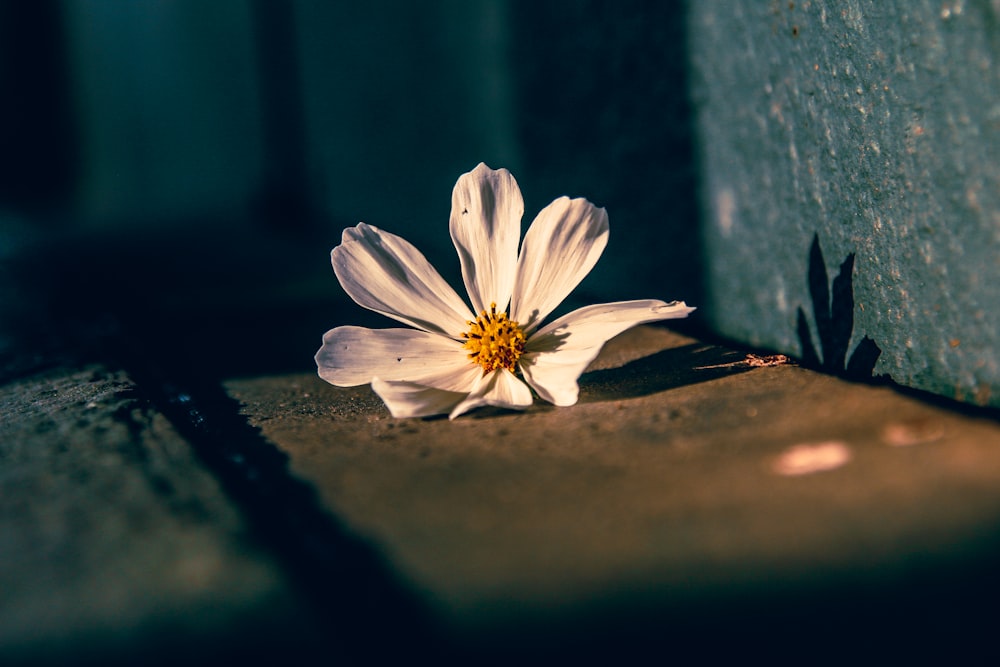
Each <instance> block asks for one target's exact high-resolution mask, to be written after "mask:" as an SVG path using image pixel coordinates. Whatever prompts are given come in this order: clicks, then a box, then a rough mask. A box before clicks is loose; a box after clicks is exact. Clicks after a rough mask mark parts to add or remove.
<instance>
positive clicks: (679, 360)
mask: <svg viewBox="0 0 1000 667" xmlns="http://www.w3.org/2000/svg"><path fill="white" fill-rule="evenodd" d="M751 368H752V366H750V365H748V364H746V363H744V355H743V353H741V352H737V351H735V350H732V349H729V348H725V347H720V346H718V345H706V344H704V343H691V344H689V345H682V346H680V347H673V348H669V349H666V350H662V351H660V352H656V353H654V354H651V355H649V356H646V357H642V358H640V359H636V360H635V361H631V362H629V363H627V364H625V365H623V366H620V367H618V368H608V369H602V370H598V371H591V372H589V373H584V374H583V375H582V376H581V377H580V401H579V402H580V403H596V402H600V401H610V400H619V399H627V398H638V397H640V396H649V395H651V394H656V393H659V392H661V391H667V390H668V389H676V388H678V387H685V386H688V385H693V384H698V383H701V382H708V381H710V380H716V379H718V378H723V377H728V376H730V375H737V374H739V373H744V372H746V371H748V370H751Z"/></svg>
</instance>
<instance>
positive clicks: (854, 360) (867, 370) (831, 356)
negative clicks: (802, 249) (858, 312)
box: [798, 234, 882, 379]
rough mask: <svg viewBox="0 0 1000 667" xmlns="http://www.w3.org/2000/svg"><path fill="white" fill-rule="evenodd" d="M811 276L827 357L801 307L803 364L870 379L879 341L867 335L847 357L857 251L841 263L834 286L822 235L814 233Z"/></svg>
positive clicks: (818, 328)
mask: <svg viewBox="0 0 1000 667" xmlns="http://www.w3.org/2000/svg"><path fill="white" fill-rule="evenodd" d="M807 279H808V282H809V296H810V297H811V298H812V303H813V318H814V321H815V322H816V332H817V334H818V335H819V343H820V349H821V350H822V355H823V356H822V358H821V357H820V355H819V354H818V353H817V352H816V346H815V345H814V344H813V336H812V331H811V330H810V328H809V322H808V321H807V320H806V314H805V311H803V310H802V306H799V311H798V334H799V342H800V343H801V344H802V365H803V366H808V367H810V368H815V369H818V370H822V371H825V372H828V373H833V374H835V375H841V376H846V377H849V378H853V379H870V378H871V377H872V376H873V373H874V370H875V362H877V361H878V358H879V356H881V354H882V350H881V348H879V346H878V345H876V344H875V341H873V340H872V339H871V338H869V337H868V336H865V337H864V338H862V339H861V342H860V343H858V345H857V347H855V348H854V352H853V353H852V354H851V357H850V360H848V358H847V349H848V347H849V345H850V343H851V334H852V332H853V331H854V253H851V254H850V255H848V256H847V258H846V259H845V260H844V261H843V262H842V263H841V264H840V272H839V273H838V274H837V277H836V278H834V279H833V286H832V289H831V287H830V279H829V276H828V275H827V273H826V262H825V261H824V260H823V250H822V249H821V248H820V246H819V234H815V235H813V242H812V247H811V248H810V250H809V272H808V278H807ZM831 291H832V292H833V294H832V295H831V293H830V292H831Z"/></svg>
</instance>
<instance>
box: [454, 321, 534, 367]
mask: <svg viewBox="0 0 1000 667" xmlns="http://www.w3.org/2000/svg"><path fill="white" fill-rule="evenodd" d="M468 325H469V331H467V332H465V333H463V334H462V338H465V339H466V341H465V345H464V347H465V349H467V350H469V355H468V356H469V359H472V360H473V361H474V362H475V363H477V364H479V365H480V366H482V367H483V374H484V375H485V374H486V373H491V372H493V371H495V370H497V369H500V368H506V369H507V370H509V371H513V370H514V367H515V364H516V363H517V360H518V359H519V358H520V356H521V354H523V353H524V346H525V344H526V338H525V336H524V332H523V331H521V327H520V326H519V325H518V323H517V322H515V321H513V320H510V319H507V313H505V312H502V313H497V305H496V303H491V304H490V310H489V312H487V311H485V310H484V311H483V312H482V313H480V315H479V316H478V317H477V318H476V321H475V322H468Z"/></svg>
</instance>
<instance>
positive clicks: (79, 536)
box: [0, 365, 305, 664]
mask: <svg viewBox="0 0 1000 667" xmlns="http://www.w3.org/2000/svg"><path fill="white" fill-rule="evenodd" d="M0 413H2V415H3V419H2V420H0V498H2V500H0V662H3V663H4V664H19V663H20V661H22V660H24V661H26V662H30V663H31V664H39V663H44V664H48V663H49V662H51V664H70V663H72V664H89V663H90V662H91V661H93V662H95V663H96V662H107V661H112V662H117V661H119V660H120V661H122V662H123V663H128V662H130V663H132V664H140V663H143V664H149V663H157V662H160V661H162V660H164V659H165V658H171V659H175V660H185V661H196V662H197V661H200V660H202V659H203V658H205V657H206V656H207V655H211V651H212V650H217V649H218V648H219V647H220V646H225V647H226V650H227V651H229V652H232V654H233V655H237V656H247V655H252V654H253V653H254V652H256V651H263V650H273V649H275V648H276V647H282V646H285V647H287V646H288V645H294V641H295V640H294V639H293V638H294V637H295V636H297V635H299V634H301V635H303V636H304V635H305V632H304V631H299V630H296V624H297V622H300V621H301V612H300V607H299V602H298V601H297V599H296V597H295V596H294V595H293V594H292V593H291V589H290V588H289V586H288V581H287V578H286V576H285V574H284V573H283V572H282V570H281V569H280V568H278V567H276V566H275V564H274V562H273V560H272V559H271V558H270V557H269V556H268V555H267V553H266V550H262V549H261V547H260V545H258V544H256V543H255V542H254V540H252V539H251V537H250V536H249V535H248V532H247V529H246V526H245V524H244V522H243V520H242V518H241V516H240V512H239V510H238V509H237V508H235V507H234V506H233V505H232V504H231V503H230V502H229V501H228V500H227V499H226V498H225V496H224V495H223V494H222V492H221V490H220V488H219V484H218V482H217V481H216V480H215V479H213V477H212V475H211V474H209V473H208V472H207V471H206V470H205V469H204V468H203V466H202V465H201V463H200V462H199V461H198V460H197V458H196V457H195V456H194V453H193V451H192V449H191V447H190V445H189V444H188V443H187V442H186V441H185V440H184V439H182V438H180V437H179V436H178V435H177V433H176V432H175V431H174V430H173V429H172V428H171V427H170V425H169V424H168V423H166V420H165V419H164V418H163V417H162V416H161V415H159V414H158V413H156V412H155V411H154V410H152V409H150V408H149V406H148V405H146V404H145V403H144V402H143V401H142V400H140V399H139V397H138V395H137V394H136V391H135V386H134V384H133V383H132V382H131V381H130V380H129V379H128V378H127V377H126V376H124V375H123V374H121V373H118V372H110V371H109V370H108V369H107V368H104V367H102V366H98V365H95V366H90V367H80V368H50V369H49V370H46V371H39V372H37V373H31V374H27V375H25V376H24V377H22V378H21V379H19V380H17V381H14V382H8V383H6V384H5V385H4V386H3V387H2V388H0Z"/></svg>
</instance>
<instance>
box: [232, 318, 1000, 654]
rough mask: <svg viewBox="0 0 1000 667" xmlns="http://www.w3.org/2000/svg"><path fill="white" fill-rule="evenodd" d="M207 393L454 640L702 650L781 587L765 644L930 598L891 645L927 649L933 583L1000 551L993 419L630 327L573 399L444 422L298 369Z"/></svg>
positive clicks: (936, 610) (998, 438)
mask: <svg viewBox="0 0 1000 667" xmlns="http://www.w3.org/2000/svg"><path fill="white" fill-rule="evenodd" d="M226 386H227V388H228V390H229V392H230V393H231V395H232V396H234V397H236V398H237V399H238V400H240V401H241V402H242V403H243V404H244V405H245V408H244V413H245V414H246V415H247V417H248V418H249V420H250V422H251V423H253V424H256V425H259V426H260V428H261V429H262V430H263V433H264V434H265V435H266V437H267V438H268V439H270V440H271V441H272V442H274V443H275V444H276V445H277V446H278V447H280V448H281V449H282V450H284V451H286V452H287V453H288V454H289V455H290V457H291V465H292V467H293V469H294V470H295V472H296V473H297V474H299V475H301V476H302V477H303V478H305V479H308V480H310V481H311V482H312V483H314V484H315V485H316V487H317V489H318V490H319V492H320V494H321V496H322V498H323V500H324V501H325V503H326V504H327V506H328V507H329V508H330V509H331V511H333V512H334V513H335V514H337V515H338V516H340V517H342V518H343V519H344V520H345V521H346V522H347V523H348V525H349V526H351V527H352V528H353V529H354V530H356V531H358V532H359V533H360V534H362V535H365V536H367V537H369V538H370V539H371V540H372V541H373V542H374V543H375V544H376V545H378V546H379V548H380V549H381V550H382V551H383V552H384V554H385V555H386V557H387V558H388V559H389V561H390V562H391V563H392V564H393V565H394V567H397V568H398V569H399V570H400V571H401V572H402V573H403V575H404V577H405V578H406V579H408V580H409V581H410V582H412V585H413V586H414V587H415V588H416V590H418V591H422V592H423V593H422V594H423V595H424V596H426V597H427V598H428V599H430V600H432V601H433V602H434V605H433V607H434V609H435V610H436V613H437V614H438V615H439V616H440V618H441V619H443V623H444V624H445V626H446V627H448V628H450V629H451V631H453V632H456V633H458V636H459V637H480V636H482V637H486V638H488V639H491V640H493V641H495V640H496V635H497V632H498V629H502V628H510V629H511V630H510V632H512V633H513V634H512V635H511V636H512V637H517V640H512V643H513V644H514V645H517V642H519V641H524V637H525V636H530V635H531V633H532V632H537V633H538V634H539V636H540V637H547V638H549V640H550V641H556V640H555V639H552V638H553V637H557V638H561V639H562V640H565V639H566V637H565V636H564V635H561V634H560V631H565V630H566V628H567V627H575V626H573V625H572V624H573V623H574V622H577V621H579V622H581V623H584V622H583V620H582V619H590V620H593V618H595V617H596V618H597V619H599V622H597V623H595V624H594V627H592V628H590V629H589V630H588V631H587V632H579V629H578V628H577V632H576V634H573V635H572V637H573V641H575V642H583V644H582V645H586V642H587V641H591V640H594V638H595V637H600V636H602V634H604V633H610V634H612V636H613V633H614V632H615V631H620V630H621V628H620V627H617V625H618V624H621V623H625V622H626V621H624V620H622V619H628V621H627V622H628V623H633V622H634V623H635V624H636V625H637V626H638V627H643V628H646V627H647V626H646V625H644V624H648V623H650V619H658V620H657V621H656V622H659V619H661V618H662V616H661V615H662V614H666V615H667V617H669V618H671V619H673V620H672V621H671V622H673V623H678V622H679V623H680V625H679V626H677V627H685V626H684V623H685V622H690V619H691V617H692V616H694V617H698V618H701V619H702V620H704V618H703V617H700V616H698V614H699V613H700V614H707V615H708V618H709V619H710V620H709V621H707V622H706V623H707V625H706V626H700V632H701V633H702V634H699V635H697V636H698V637H699V638H704V637H705V636H710V635H711V631H709V632H706V630H705V628H706V627H716V625H713V624H717V627H720V628H724V631H725V632H736V633H738V632H740V629H741V628H747V627H749V628H752V629H753V630H752V633H753V635H754V637H755V640H754V641H757V640H760V639H761V637H762V636H764V635H760V634H759V633H763V632H774V631H775V629H774V628H773V627H770V626H769V625H767V623H768V622H765V621H761V620H760V619H759V618H757V617H755V616H754V615H753V614H754V613H759V612H760V611H761V608H763V609H767V610H768V611H769V612H771V611H774V610H773V609H772V608H771V607H770V606H769V605H770V604H771V603H772V602H774V604H775V605H776V606H777V607H778V608H781V605H783V604H785V602H786V601H785V599H784V598H783V597H782V596H785V595H789V594H791V595H792V596H793V599H794V600H795V601H794V603H791V602H789V603H788V604H789V605H790V606H792V607H794V611H791V612H788V613H787V615H785V612H787V611H788V610H785V611H783V612H780V613H778V616H777V617H776V618H775V619H774V623H779V624H780V623H790V625H788V627H787V628H786V631H787V633H788V634H787V635H784V636H783V635H782V634H781V632H780V631H779V633H778V635H777V636H776V637H774V641H776V642H778V643H779V644H780V643H782V642H784V643H785V644H786V645H788V646H791V645H795V643H796V642H797V641H798V640H799V639H801V638H802V637H813V636H814V634H815V633H817V631H818V630H820V629H821V628H823V627H826V626H824V624H827V623H829V624H830V625H829V633H831V634H830V635H826V636H824V635H823V632H825V631H823V632H819V635H820V638H819V639H818V641H819V642H820V644H819V645H823V642H824V641H828V640H830V639H831V638H832V637H835V636H836V633H839V632H842V631H844V627H841V626H845V627H851V628H855V630H853V631H852V632H855V631H856V632H861V633H862V634H864V633H865V632H867V631H864V630H858V629H857V627H856V624H860V626H861V627H862V628H863V625H864V623H865V622H866V621H865V619H867V618H868V616H869V615H870V614H874V615H876V616H881V617H882V621H881V627H882V628H883V630H885V632H886V633H888V632H889V628H890V627H895V626H894V624H895V622H896V621H897V620H902V619H903V617H906V616H907V614H910V613H912V611H913V610H912V609H909V610H908V609H907V606H906V604H903V603H900V599H901V598H899V597H898V596H899V595H900V594H902V595H904V596H909V597H912V598H914V599H916V600H921V599H922V600H923V601H924V602H927V601H928V600H930V601H931V602H933V604H928V605H927V608H926V609H924V607H923V606H921V603H919V602H918V603H917V604H916V605H915V606H914V609H916V608H919V609H920V612H919V614H920V617H919V619H918V621H917V624H916V625H915V626H912V627H907V628H906V631H907V632H910V631H913V630H914V628H916V627H922V624H923V623H927V624H929V625H935V624H937V625H936V628H935V629H934V630H933V632H936V633H941V632H945V630H946V628H951V627H952V624H953V623H954V622H955V621H954V620H947V619H956V618H958V616H950V615H953V614H958V615H959V616H961V617H963V618H964V617H965V613H966V612H969V611H970V610H968V609H967V610H964V611H961V612H956V611H955V610H954V609H953V608H951V606H950V604H949V603H948V601H947V600H943V599H939V597H940V596H938V595H937V593H935V591H936V590H937V588H936V587H937V586H942V587H944V588H946V589H948V590H951V591H952V592H953V593H955V592H957V591H964V593H963V594H965V593H968V587H969V586H970V585H974V586H976V587H988V586H989V585H990V581H989V580H988V579H983V578H981V577H979V575H978V570H976V569H975V567H976V565H975V564H977V563H979V562H980V559H982V558H987V557H989V558H992V557H993V556H994V555H995V553H996V546H997V539H998V537H1000V535H998V534H997V530H996V526H997V525H1000V524H998V522H1000V491H998V489H1000V426H998V425H997V424H996V422H994V421H990V420H987V419H980V418H972V417H964V416H961V415H958V414H955V413H954V412H950V411H948V410H944V409H940V408H937V407H933V406H930V405H927V404H925V403H923V402H920V401H917V400H914V399H911V398H907V397H904V396H902V395H900V394H899V393H898V392H896V391H894V390H892V389H890V388H887V387H871V386H864V385H856V384H851V383H848V382H845V381H843V380H839V379H836V378H833V377H830V376H827V375H821V374H818V373H815V372H812V371H809V370H805V369H802V368H799V367H797V366H795V365H793V364H790V363H788V360H787V358H778V359H775V358H763V357H756V356H747V355H745V354H741V353H737V352H734V351H732V350H729V349H726V348H722V347H717V346H713V345H707V344H702V343H699V342H698V341H695V340H693V339H690V338H686V337H683V336H680V335H678V334H675V333H672V332H671V331H669V330H667V329H664V328H659V327H642V328H639V329H636V330H633V331H631V332H627V333H626V334H623V335H622V336H620V337H619V338H618V339H616V340H614V341H612V343H611V344H609V346H608V347H607V348H606V350H605V352H604V353H603V354H602V356H601V357H600V358H599V359H598V361H597V362H595V367H594V368H593V370H592V372H590V373H589V374H587V375H585V376H584V379H583V382H582V393H581V402H580V404H578V405H577V406H574V407H571V408H562V409H556V408H552V407H551V406H547V405H544V404H537V405H535V406H534V407H532V408H531V409H529V410H528V411H526V412H524V413H511V412H501V411H484V412H478V413H474V414H472V415H470V416H469V417H468V418H463V419H458V420H456V421H454V422H449V421H448V420H447V419H427V420H421V419H414V420H395V419H392V418H391V417H390V416H389V414H388V412H387V410H386V409H385V408H384V406H383V405H382V404H381V402H380V401H379V399H378V398H377V397H376V396H375V395H374V394H373V393H372V392H371V391H370V390H369V389H368V388H367V387H362V388H352V389H340V388H335V387H332V386H329V385H327V384H325V383H323V382H321V381H320V380H318V379H317V378H316V377H314V376H313V375H312V374H301V375H287V376H278V377H273V376H272V377H261V378H245V379H234V380H231V381H229V382H227V383H226ZM970 563H971V564H972V565H970ZM956 568H957V569H956ZM973 571H975V572H977V574H976V575H975V576H976V580H975V582H974V584H970V582H968V581H964V580H959V581H957V582H956V581H951V580H950V579H947V577H955V576H959V577H961V576H962V575H961V574H960V573H965V574H968V573H969V572H973ZM943 573H947V575H943ZM942 576H946V579H945V581H946V582H948V583H941V581H940V580H941V577H942ZM838 591H840V592H838ZM843 591H848V593H846V595H847V596H848V597H849V598H850V602H846V601H845V600H844V599H841V598H840V597H838V595H841V594H842V592H843ZM956 594H957V593H956ZM796 596H801V598H800V597H796ZM909 597H908V598H907V599H909ZM748 601H749V602H748ZM776 601H778V602H776ZM939 603H940V604H939ZM706 607H707V608H708V611H707V612H706ZM859 607H863V609H859ZM736 609H738V610H740V611H741V612H743V611H746V612H747V613H748V614H750V615H749V616H748V617H747V618H744V619H743V620H738V621H735V622H734V619H733V618H731V617H729V616H728V614H734V615H735V614H737V613H740V612H735V611H733V610H736ZM831 609H835V610H836V612H831ZM637 610H644V611H643V613H639V614H637ZM651 610H652V611H651ZM647 612H648V613H647ZM841 612H843V613H841ZM643 614H646V615H645V616H644V615H643ZM810 618H811V619H813V620H812V621H809V620H808V619H810ZM678 619H683V620H680V621H679V620H678ZM723 619H726V620H723ZM942 619H945V622H944V623H943V624H940V623H939V622H940V621H941V620H942ZM912 620H913V619H909V618H908V617H907V620H906V621H905V622H906V623H910V622H911V621H912ZM963 622H964V621H963ZM584 626H586V625H585V623H584ZM973 627H975V624H970V626H969V628H970V630H969V631H970V632H974V630H972V628H973ZM611 628H615V630H612V629H611ZM647 629H648V628H647ZM661 632H662V628H661ZM797 632H802V633H803V634H802V637H798V638H797V637H796V636H795V633H797ZM674 633H675V634H669V633H668V635H667V636H672V637H674V638H675V639H676V640H678V641H680V639H679V638H680V637H681V636H683V632H682V631H678V630H677V629H676V627H675V630H674ZM860 636H861V634H855V635H854V636H853V637H852V638H850V641H855V640H857V638H858V637H860ZM886 636H888V634H886ZM536 639H537V640H538V641H539V642H541V643H544V641H545V639H539V638H537V637H536ZM843 642H844V644H843V645H844V646H846V645H848V638H847V637H845V638H843ZM682 645H683V642H681V643H679V644H677V647H678V648H677V650H681V649H680V647H681V646H682ZM687 648H690V647H687Z"/></svg>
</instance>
